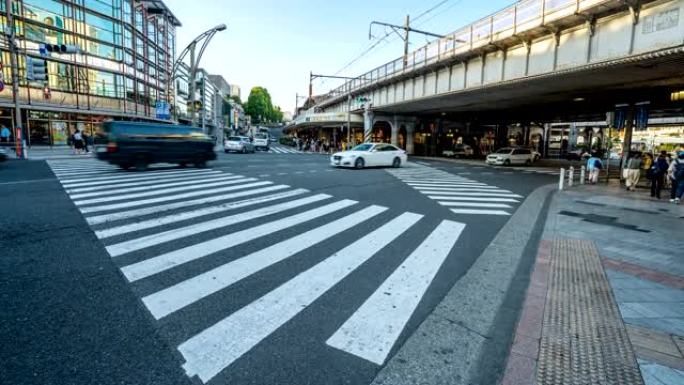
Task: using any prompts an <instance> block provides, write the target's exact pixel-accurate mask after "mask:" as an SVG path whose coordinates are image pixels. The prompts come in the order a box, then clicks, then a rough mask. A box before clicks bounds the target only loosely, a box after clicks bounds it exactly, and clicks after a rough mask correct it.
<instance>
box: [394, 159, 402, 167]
mask: <svg viewBox="0 0 684 385" xmlns="http://www.w3.org/2000/svg"><path fill="white" fill-rule="evenodd" d="M392 167H394V168H399V167H401V159H399V158H394V160H393V161H392Z"/></svg>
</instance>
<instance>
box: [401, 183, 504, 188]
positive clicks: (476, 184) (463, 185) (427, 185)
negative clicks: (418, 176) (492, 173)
mask: <svg viewBox="0 0 684 385" xmlns="http://www.w3.org/2000/svg"><path fill="white" fill-rule="evenodd" d="M406 184H407V185H409V186H411V187H478V188H489V189H492V188H494V189H496V188H498V187H495V186H487V185H486V184H484V183H406Z"/></svg>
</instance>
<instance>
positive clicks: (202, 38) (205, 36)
mask: <svg viewBox="0 0 684 385" xmlns="http://www.w3.org/2000/svg"><path fill="white" fill-rule="evenodd" d="M226 28H228V27H227V26H226V25H225V24H223V23H221V24H219V25H217V26H215V27H214V28H212V29H210V30H207V31H205V32H203V33H202V34H200V35H199V36H197V37H196V38H195V39H194V40H193V41H191V42H190V44H188V46H187V47H185V49H184V50H183V52H181V54H180V55H179V56H178V59H176V61H175V63H174V64H173V67H172V68H171V77H170V79H171V81H173V80H175V79H176V77H177V76H176V71H177V70H178V66H179V65H180V63H181V62H182V61H183V59H185V56H187V54H188V53H189V54H190V73H189V74H188V83H189V84H188V85H189V92H188V93H189V95H188V103H187V104H188V105H190V106H192V110H191V113H190V124H192V125H193V126H194V125H195V105H194V104H195V77H196V76H197V67H198V66H199V62H200V60H201V59H202V55H203V54H204V50H205V49H206V48H207V45H208V44H209V42H210V41H211V39H212V38H213V37H214V35H215V34H216V33H217V32H221V31H225V30H226ZM199 42H202V46H201V47H200V50H199V54H198V55H197V56H195V48H196V47H197V44H198V43H199ZM167 92H168V93H169V99H171V97H170V93H171V87H170V86H169V87H167Z"/></svg>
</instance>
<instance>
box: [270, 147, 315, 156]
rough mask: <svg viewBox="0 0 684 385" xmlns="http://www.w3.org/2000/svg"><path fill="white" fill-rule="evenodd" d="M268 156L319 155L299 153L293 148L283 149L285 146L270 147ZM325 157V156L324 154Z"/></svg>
mask: <svg viewBox="0 0 684 385" xmlns="http://www.w3.org/2000/svg"><path fill="white" fill-rule="evenodd" d="M268 152H269V153H270V154H297V155H319V154H321V153H318V152H306V151H299V150H297V149H295V148H292V147H285V146H271V147H270V148H269V150H268ZM324 155H327V154H324Z"/></svg>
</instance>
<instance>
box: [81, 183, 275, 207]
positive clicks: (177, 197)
mask: <svg viewBox="0 0 684 385" xmlns="http://www.w3.org/2000/svg"><path fill="white" fill-rule="evenodd" d="M271 184H273V182H254V183H248V184H241V185H237V186H228V187H221V188H216V189H210V190H200V191H192V192H189V193H185V194H178V195H170V196H164V197H159V198H150V199H143V200H138V201H130V202H123V203H114V204H110V205H104V206H92V207H84V208H79V210H80V211H81V213H83V214H90V213H97V212H102V211H111V210H118V209H123V208H129V207H138V206H144V205H148V204H153V203H160V202H168V201H175V200H180V199H185V198H190V197H197V196H202V195H211V194H215V193H221V192H227V191H235V190H242V189H246V188H251V187H257V186H265V185H271Z"/></svg>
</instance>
